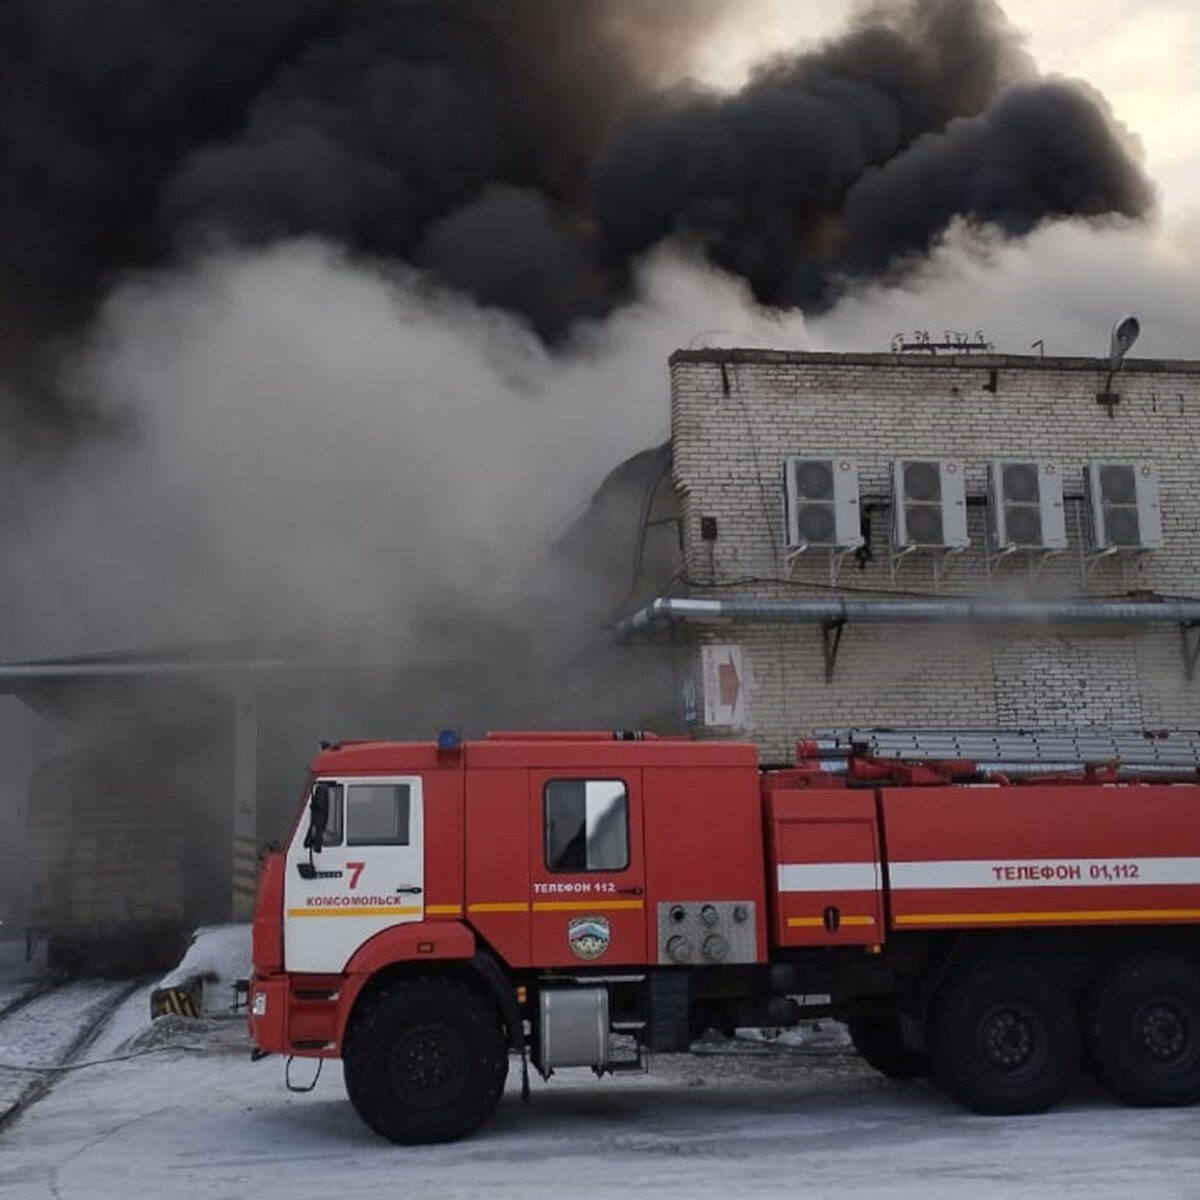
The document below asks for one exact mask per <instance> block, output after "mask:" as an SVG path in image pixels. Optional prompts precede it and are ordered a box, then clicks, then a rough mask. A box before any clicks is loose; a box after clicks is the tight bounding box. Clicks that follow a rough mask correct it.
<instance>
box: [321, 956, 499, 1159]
mask: <svg viewBox="0 0 1200 1200" xmlns="http://www.w3.org/2000/svg"><path fill="white" fill-rule="evenodd" d="M343 1060H344V1062H343V1065H344V1069H345V1078H346V1091H347V1092H348V1093H349V1095H350V1102H351V1104H353V1105H354V1108H355V1110H356V1111H357V1113H358V1115H359V1116H360V1117H362V1119H363V1120H364V1121H365V1122H366V1123H367V1125H369V1126H370V1127H371V1128H372V1129H373V1130H374V1131H375V1132H376V1133H378V1134H379V1135H380V1136H381V1137H385V1138H387V1139H388V1140H389V1141H393V1142H400V1143H402V1144H404V1145H423V1144H428V1143H433V1142H451V1141H455V1140H456V1139H458V1138H461V1137H466V1135H467V1134H469V1133H471V1132H473V1131H474V1130H475V1129H477V1128H478V1127H479V1125H480V1124H482V1123H483V1121H484V1120H485V1119H486V1118H487V1117H488V1115H489V1114H490V1113H491V1112H492V1110H493V1109H494V1108H495V1107H496V1104H497V1103H498V1101H499V1099H500V1096H501V1093H502V1092H503V1091H504V1081H505V1078H506V1077H507V1075H508V1051H507V1048H506V1046H505V1041H504V1035H503V1030H502V1028H501V1024H500V1018H499V1016H498V1015H497V1013H496V1011H495V1008H494V1007H493V1006H492V1005H491V1004H490V1003H489V1002H488V1001H487V1000H486V999H485V998H484V997H483V996H481V995H479V994H478V993H477V992H474V991H472V990H471V989H470V988H468V987H466V986H464V985H462V984H459V983H452V982H450V981H448V980H441V979H417V980H412V981H407V980H405V981H401V982H396V983H389V984H387V985H386V986H385V987H383V988H382V989H380V990H379V991H378V992H376V993H375V994H374V995H373V996H371V997H370V998H369V999H368V1000H367V1001H366V1005H365V1007H364V1008H363V1010H362V1012H361V1013H360V1014H357V1015H356V1017H355V1018H354V1021H353V1025H352V1028H351V1029H350V1031H349V1033H348V1034H347V1038H346V1046H345V1049H344V1052H343Z"/></svg>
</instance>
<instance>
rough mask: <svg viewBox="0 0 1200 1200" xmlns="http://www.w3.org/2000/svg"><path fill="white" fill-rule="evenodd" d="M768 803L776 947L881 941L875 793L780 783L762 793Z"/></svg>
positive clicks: (880, 878) (881, 909)
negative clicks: (778, 786)
mask: <svg viewBox="0 0 1200 1200" xmlns="http://www.w3.org/2000/svg"><path fill="white" fill-rule="evenodd" d="M765 804H766V810H767V839H768V850H769V854H770V868H771V884H770V886H771V910H772V911H771V919H772V923H773V932H774V941H775V944H776V945H777V946H845V945H871V944H875V943H880V942H882V941H883V939H884V920H883V892H882V882H883V880H882V869H881V866H880V844H879V831H878V824H877V820H876V812H875V794H874V792H872V791H863V792H852V791H847V790H845V789H832V788H831V789H829V790H823V791H816V790H808V789H803V790H789V789H787V788H779V789H771V790H768V791H767V793H766V798H765Z"/></svg>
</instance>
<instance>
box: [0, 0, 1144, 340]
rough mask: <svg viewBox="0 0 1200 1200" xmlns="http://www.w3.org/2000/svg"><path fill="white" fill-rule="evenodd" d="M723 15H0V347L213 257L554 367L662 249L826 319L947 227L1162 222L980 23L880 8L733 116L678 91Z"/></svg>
mask: <svg viewBox="0 0 1200 1200" xmlns="http://www.w3.org/2000/svg"><path fill="white" fill-rule="evenodd" d="M724 7H725V6H724V5H723V4H721V3H719V2H718V0H671V3H669V4H667V3H660V4H646V3H640V2H639V0H588V2H587V3H586V4H584V3H564V2H563V0H254V2H253V3H246V0H174V2H173V3H170V4H164V3H162V2H161V0H120V3H112V2H111V0H6V3H5V4H4V6H3V8H2V9H0V212H2V213H3V220H2V221H0V276H2V277H3V278H4V279H5V280H6V295H5V297H4V298H3V300H2V301H0V325H2V326H3V327H4V330H5V331H6V333H0V342H2V341H3V340H4V339H5V338H7V339H8V340H9V341H12V340H14V338H13V333H12V330H13V329H14V327H16V328H19V329H21V330H22V332H25V331H32V332H34V333H37V332H39V331H44V330H59V329H62V328H64V327H70V326H71V325H72V324H78V323H80V322H82V321H85V320H86V318H87V317H88V315H89V314H90V312H91V310H92V308H93V306H94V304H95V302H96V301H97V300H98V299H99V298H100V297H101V296H103V294H104V293H105V292H106V291H107V289H108V288H109V287H110V286H111V285H112V283H113V282H114V281H115V280H116V279H117V278H119V276H120V275H121V274H122V273H123V272H125V271H127V270H128V269H130V268H137V267H143V266H153V265H158V264H163V263H170V262H172V261H175V260H177V259H179V258H180V257H181V256H185V255H187V254H188V253H191V252H193V251H194V250H195V248H196V247H197V246H201V247H203V246H205V245H208V244H211V243H212V241H213V240H214V239H215V240H217V241H226V242H227V241H234V242H236V243H245V244H251V245H256V244H263V243H270V242H272V241H274V240H276V239H280V238H285V237H291V236H295V235H305V234H314V235H318V236H321V237H324V238H327V239H329V240H331V241H333V242H335V243H337V244H339V245H342V246H344V247H347V248H349V249H350V250H351V251H352V252H355V253H360V254H363V255H367V256H373V257H380V258H383V259H391V260H398V261H402V262H405V263H410V264H413V265H416V266H418V267H420V268H422V269H424V270H426V271H427V272H429V273H430V275H431V276H432V277H433V278H435V279H436V280H438V281H440V282H442V283H444V284H448V285H449V286H451V287H454V288H456V289H458V290H460V291H463V292H465V293H467V294H469V295H470V296H472V297H474V298H476V299H478V300H481V301H483V302H485V303H489V304H496V305H499V306H502V307H504V308H506V309H509V310H511V311H513V312H515V313H518V314H520V315H522V316H523V317H525V318H527V319H528V320H529V321H530V322H531V323H532V325H533V326H534V328H535V329H536V330H537V331H538V332H539V333H540V334H541V335H542V336H543V337H544V338H546V339H547V340H550V341H554V340H555V339H559V338H561V337H562V336H563V335H564V334H565V333H566V332H567V331H568V330H569V329H570V327H571V325H572V323H573V322H575V321H576V320H577V319H579V318H580V317H584V316H591V315H598V314H602V313H605V312H607V311H610V310H611V309H612V308H613V307H614V306H616V305H618V304H619V303H621V302H622V301H623V300H625V299H627V298H628V289H629V287H630V282H629V281H630V278H631V273H630V266H631V263H632V261H633V259H634V258H635V257H636V256H637V255H639V254H641V253H642V252H644V251H645V250H647V249H649V248H650V247H652V246H654V245H655V244H657V243H659V242H661V241H663V240H666V239H670V238H677V239H683V240H686V241H688V242H690V243H692V244H693V245H695V246H697V247H699V248H700V249H701V251H702V252H703V253H705V254H706V255H707V256H708V257H709V258H710V259H711V260H712V261H713V262H714V263H716V264H718V265H719V266H721V267H722V268H724V269H726V270H729V271H732V272H734V273H736V274H738V275H741V276H742V277H744V278H745V279H746V280H747V281H748V282H749V284H750V286H751V288H752V290H753V292H754V294H755V296H756V297H757V298H758V299H759V300H760V301H762V302H764V303H766V304H770V305H778V306H793V305H803V306H806V307H819V306H822V305H827V304H829V303H830V302H831V301H833V300H834V299H836V297H837V295H838V294H839V289H840V288H842V287H843V286H845V281H846V279H847V278H849V279H852V280H853V279H855V278H862V277H877V276H880V275H886V274H887V273H889V272H893V273H894V272H896V271H898V270H902V269H903V264H904V263H905V262H906V261H908V260H909V259H910V258H911V256H913V255H914V254H919V253H921V252H923V251H925V250H927V249H928V248H929V246H930V245H931V244H932V243H933V242H934V241H936V239H937V237H938V236H939V234H940V233H942V231H944V230H945V229H946V227H947V225H948V224H949V223H950V222H951V221H952V220H953V219H955V218H956V217H962V218H965V219H967V220H968V221H975V222H979V223H985V224H989V225H994V226H995V227H997V228H998V229H999V230H1001V231H1002V232H1003V233H1005V234H1008V235H1013V236H1017V235H1021V234H1024V233H1026V232H1028V231H1029V230H1031V229H1032V228H1034V227H1035V226H1036V225H1038V224H1039V223H1041V222H1043V221H1045V220H1048V219H1053V218H1061V217H1072V216H1086V217H1092V216H1099V215H1104V214H1117V215H1120V216H1122V217H1137V216H1139V215H1141V214H1143V213H1145V212H1146V211H1147V209H1148V208H1149V206H1150V205H1151V203H1152V193H1151V189H1150V186H1149V184H1148V183H1147V181H1146V179H1145V177H1144V176H1143V174H1142V173H1141V170H1140V168H1139V166H1138V165H1137V162H1136V159H1135V157H1134V156H1133V155H1132V154H1131V151H1130V149H1129V147H1128V145H1127V143H1126V140H1124V139H1123V137H1122V135H1121V133H1120V131H1119V129H1118V128H1117V127H1116V126H1115V124H1114V122H1113V120H1112V118H1111V116H1110V114H1109V112H1108V110H1107V107H1106V105H1105V103H1104V101H1103V99H1102V98H1101V97H1099V96H1098V95H1096V94H1095V93H1094V92H1092V91H1090V90H1089V89H1088V88H1086V87H1085V86H1083V85H1079V84H1074V83H1069V82H1065V81H1061V80H1047V79H1043V78H1040V77H1039V76H1038V75H1037V74H1036V71H1035V69H1034V66H1033V64H1032V63H1031V61H1030V60H1029V58H1028V56H1027V55H1026V53H1025V52H1024V50H1023V49H1022V46H1021V43H1020V39H1019V38H1018V37H1017V35H1016V34H1015V33H1014V31H1013V30H1012V28H1011V27H1010V26H1009V25H1008V24H1007V22H1006V20H1005V18H1004V16H1003V14H1002V12H1001V11H1000V9H999V8H998V7H997V6H996V5H995V4H994V3H992V0H905V2H904V3H890V4H885V5H881V6H879V7H877V8H875V9H872V10H870V11H868V12H866V13H865V14H863V15H861V16H860V17H859V18H858V19H857V20H856V21H855V22H854V23H853V24H852V25H851V27H850V28H849V29H848V30H847V31H846V32H845V33H844V34H843V35H842V36H841V37H839V38H837V39H835V40H833V41H830V42H829V43H827V44H825V45H823V46H821V47H819V48H817V49H815V50H811V51H809V52H806V53H801V54H793V55H791V56H782V57H779V58H777V59H775V60H774V61H772V62H771V63H769V64H767V65H765V66H763V67H762V68H760V69H759V70H758V71H757V72H756V73H755V74H754V75H753V77H752V78H751V79H750V81H749V82H748V83H747V85H746V86H745V87H744V88H742V89H741V90H740V91H738V92H737V93H735V94H732V95H718V94H714V93H710V92H705V91H702V90H699V89H697V88H695V87H686V86H679V85H678V84H672V83H670V82H669V81H670V79H671V77H672V74H673V73H674V74H676V75H677V74H678V64H679V62H681V61H683V60H685V59H686V54H687V51H688V48H689V46H690V45H691V44H692V43H693V42H694V40H695V39H696V38H698V37H700V36H701V35H702V34H703V33H705V32H706V31H708V30H709V29H710V28H711V24H712V22H713V20H714V19H715V18H716V17H717V16H719V15H720V14H721V12H722V10H723V8H724ZM747 19H752V15H749V16H748V17H747Z"/></svg>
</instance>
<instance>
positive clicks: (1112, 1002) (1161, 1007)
mask: <svg viewBox="0 0 1200 1200" xmlns="http://www.w3.org/2000/svg"><path fill="white" fill-rule="evenodd" d="M1088 1015H1089V1021H1088V1042H1089V1046H1088V1050H1089V1054H1088V1059H1089V1066H1090V1068H1091V1071H1092V1073H1093V1074H1094V1075H1095V1076H1096V1078H1097V1079H1098V1080H1099V1081H1100V1082H1101V1083H1102V1084H1103V1085H1104V1086H1105V1087H1106V1088H1107V1089H1108V1090H1109V1091H1110V1092H1112V1094H1113V1095H1114V1096H1116V1097H1117V1098H1118V1099H1119V1100H1121V1101H1123V1102H1124V1103H1126V1104H1135V1105H1140V1106H1146V1107H1149V1106H1157V1105H1180V1104H1194V1103H1195V1102H1196V1101H1197V1100H1200V969H1198V968H1197V967H1196V966H1195V965H1194V964H1193V963H1191V962H1189V961H1188V960H1187V959H1185V958H1178V957H1174V956H1171V955H1157V954H1155V955H1138V956H1136V957H1132V958H1126V959H1124V960H1122V961H1121V962H1119V963H1117V964H1116V965H1115V966H1114V967H1113V968H1112V970H1111V971H1110V972H1109V973H1108V975H1107V977H1106V978H1105V979H1104V980H1103V981H1102V982H1101V984H1100V986H1099V987H1098V988H1097V989H1096V992H1095V994H1094V997H1093V1000H1092V1004H1091V1009H1090V1012H1089V1014H1088Z"/></svg>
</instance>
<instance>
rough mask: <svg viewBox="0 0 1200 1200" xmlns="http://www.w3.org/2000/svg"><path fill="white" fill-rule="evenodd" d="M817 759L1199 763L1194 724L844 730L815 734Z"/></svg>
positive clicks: (1051, 764)
mask: <svg viewBox="0 0 1200 1200" xmlns="http://www.w3.org/2000/svg"><path fill="white" fill-rule="evenodd" d="M810 740H812V741H815V742H816V743H817V748H818V755H819V757H820V758H822V759H829V760H837V759H843V758H847V757H849V756H850V755H851V754H856V755H869V756H870V757H872V758H881V759H898V760H901V761H908V762H929V761H946V760H951V759H953V760H967V761H970V762H974V763H980V764H987V765H988V766H989V767H995V768H1002V767H1004V766H1005V765H1009V764H1011V765H1031V766H1032V765H1037V766H1041V767H1044V768H1048V769H1062V768H1063V767H1064V766H1085V765H1089V764H1091V765H1097V766H1100V765H1106V764H1110V763H1120V764H1122V765H1123V766H1127V767H1134V766H1137V767H1150V768H1158V769H1160V770H1167V769H1175V770H1179V769H1183V770H1193V769H1198V768H1200V731H1197V730H1194V729H1184V730H1161V731H1146V730H1141V729H1104V730H1099V729H969V730H957V729H845V730H829V731H823V732H821V733H817V734H815V735H814V736H813V737H812V738H811V739H810Z"/></svg>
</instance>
